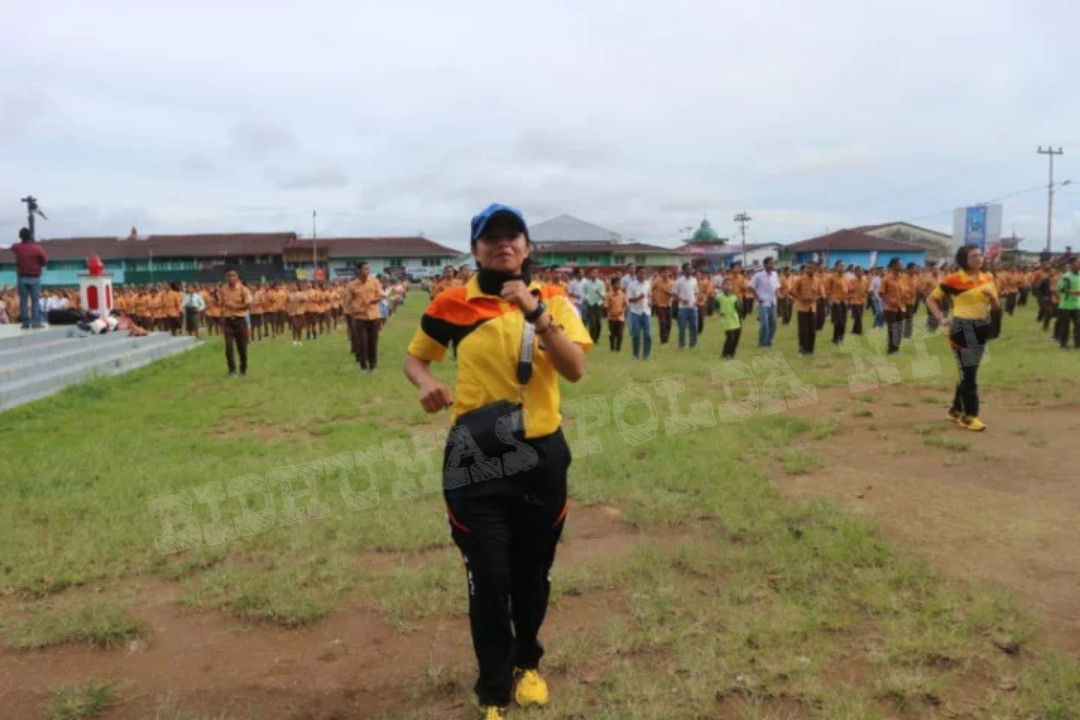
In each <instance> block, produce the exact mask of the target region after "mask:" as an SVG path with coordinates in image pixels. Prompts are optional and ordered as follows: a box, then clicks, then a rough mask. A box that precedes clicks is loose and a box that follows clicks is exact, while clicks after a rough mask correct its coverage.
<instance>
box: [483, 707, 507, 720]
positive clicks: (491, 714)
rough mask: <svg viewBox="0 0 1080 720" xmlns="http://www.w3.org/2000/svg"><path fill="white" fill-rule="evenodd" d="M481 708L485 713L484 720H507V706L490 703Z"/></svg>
mask: <svg viewBox="0 0 1080 720" xmlns="http://www.w3.org/2000/svg"><path fill="white" fill-rule="evenodd" d="M480 710H481V712H483V713H484V720H506V708H501V707H496V706H495V705H488V706H487V707H482V708H480Z"/></svg>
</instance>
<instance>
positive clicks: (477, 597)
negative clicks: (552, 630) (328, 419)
mask: <svg viewBox="0 0 1080 720" xmlns="http://www.w3.org/2000/svg"><path fill="white" fill-rule="evenodd" d="M528 445H530V446H531V447H532V448H533V449H534V450H535V451H536V454H537V458H538V459H537V464H536V465H535V466H534V467H532V468H531V469H528V470H525V471H523V472H520V473H518V474H516V475H514V476H513V477H509V478H496V479H493V480H487V481H485V482H486V483H504V485H503V486H502V487H496V486H485V487H482V488H480V489H479V492H480V493H482V494H477V493H475V492H471V494H463V495H459V494H453V493H449V494H447V496H446V507H447V512H448V513H449V516H450V518H449V519H450V534H451V536H452V537H453V539H454V543H455V544H456V545H457V546H458V548H459V549H460V550H461V553H462V555H463V556H464V558H465V569H466V580H467V583H468V590H469V627H470V629H471V631H472V641H473V651H474V652H475V653H476V659H477V662H478V664H479V676H478V677H477V680H476V686H475V690H476V695H477V698H478V699H479V701H480V705H482V706H485V705H496V706H499V707H505V706H506V705H509V704H510V695H511V691H512V690H513V683H514V669H515V668H521V669H522V670H535V669H536V668H537V667H538V665H539V663H540V658H541V657H543V655H544V647H543V646H542V645H541V644H540V641H539V640H538V639H537V637H538V635H539V632H540V626H541V625H542V624H543V622H544V616H545V615H546V614H547V606H548V596H549V594H550V592H551V581H550V580H549V576H548V573H549V572H550V571H551V565H552V563H553V562H554V560H555V547H556V546H557V545H558V543H559V536H560V535H562V530H563V525H564V523H565V522H566V514H567V499H566V473H567V470H568V469H569V467H570V448H569V446H568V445H567V444H566V440H565V438H564V437H563V433H562V430H558V431H556V432H555V433H553V434H551V435H548V436H546V437H542V438H537V439H535V440H529V441H528ZM446 457H449V451H448V452H447V455H446ZM445 462H446V461H445V460H444V464H445ZM475 490H476V488H473V487H467V488H465V491H466V493H470V491H475Z"/></svg>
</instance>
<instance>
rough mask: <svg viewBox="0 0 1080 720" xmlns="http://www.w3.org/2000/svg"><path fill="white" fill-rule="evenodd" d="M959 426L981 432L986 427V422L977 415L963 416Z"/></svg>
mask: <svg viewBox="0 0 1080 720" xmlns="http://www.w3.org/2000/svg"><path fill="white" fill-rule="evenodd" d="M960 426H961V427H963V428H967V429H968V430H973V431H975V432H982V431H983V430H985V429H986V423H984V422H983V421H982V420H980V419H979V418H977V417H967V416H964V418H963V419H962V420H961V421H960Z"/></svg>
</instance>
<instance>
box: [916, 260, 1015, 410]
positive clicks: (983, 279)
mask: <svg viewBox="0 0 1080 720" xmlns="http://www.w3.org/2000/svg"><path fill="white" fill-rule="evenodd" d="M956 264H957V266H959V268H960V269H959V270H958V271H956V272H954V273H952V274H951V275H948V276H946V277H945V278H944V279H943V280H942V281H941V283H940V284H939V285H938V286H937V287H936V288H935V289H934V291H933V292H931V293H930V297H928V298H927V299H926V306H927V307H928V308H929V309H930V312H932V313H933V314H934V317H935V318H937V321H938V322H939V323H940V324H941V325H942V326H943V327H948V328H949V344H950V345H951V346H952V349H953V354H954V355H955V356H956V363H957V366H958V367H959V369H960V379H959V382H957V384H956V393H955V395H954V396H953V403H952V407H951V408H949V417H950V418H952V419H953V420H954V421H956V423H957V424H958V425H960V427H962V428H965V429H967V430H974V431H981V430H985V429H986V425H985V424H984V423H983V422H982V421H981V420H979V388H978V385H977V383H976V376H977V375H978V372H979V362H980V361H981V360H982V357H983V353H984V351H985V349H986V343H987V342H989V341H990V339H991V337H992V331H993V328H992V322H991V319H990V313H991V311H994V310H996V311H1000V310H1001V301H1000V300H999V299H998V294H997V287H996V286H995V285H994V279H993V278H992V277H990V275H989V274H988V273H985V272H983V254H982V250H980V249H979V247H978V246H977V245H964V246H963V247H961V248H960V249H959V250H957V251H956ZM944 297H949V298H951V300H952V321H951V322H950V321H949V320H948V319H946V317H945V315H944V313H942V312H941V305H940V301H941V299H942V298H944Z"/></svg>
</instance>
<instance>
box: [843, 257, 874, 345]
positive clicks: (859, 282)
mask: <svg viewBox="0 0 1080 720" xmlns="http://www.w3.org/2000/svg"><path fill="white" fill-rule="evenodd" d="M869 294H870V278H869V277H867V275H866V273H865V272H863V269H862V268H861V267H857V268H855V277H853V278H851V279H850V280H849V287H848V297H847V303H848V310H849V311H850V312H851V334H852V335H862V334H863V325H862V324H863V314H864V313H865V312H866V297H867V296H868V295H869Z"/></svg>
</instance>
